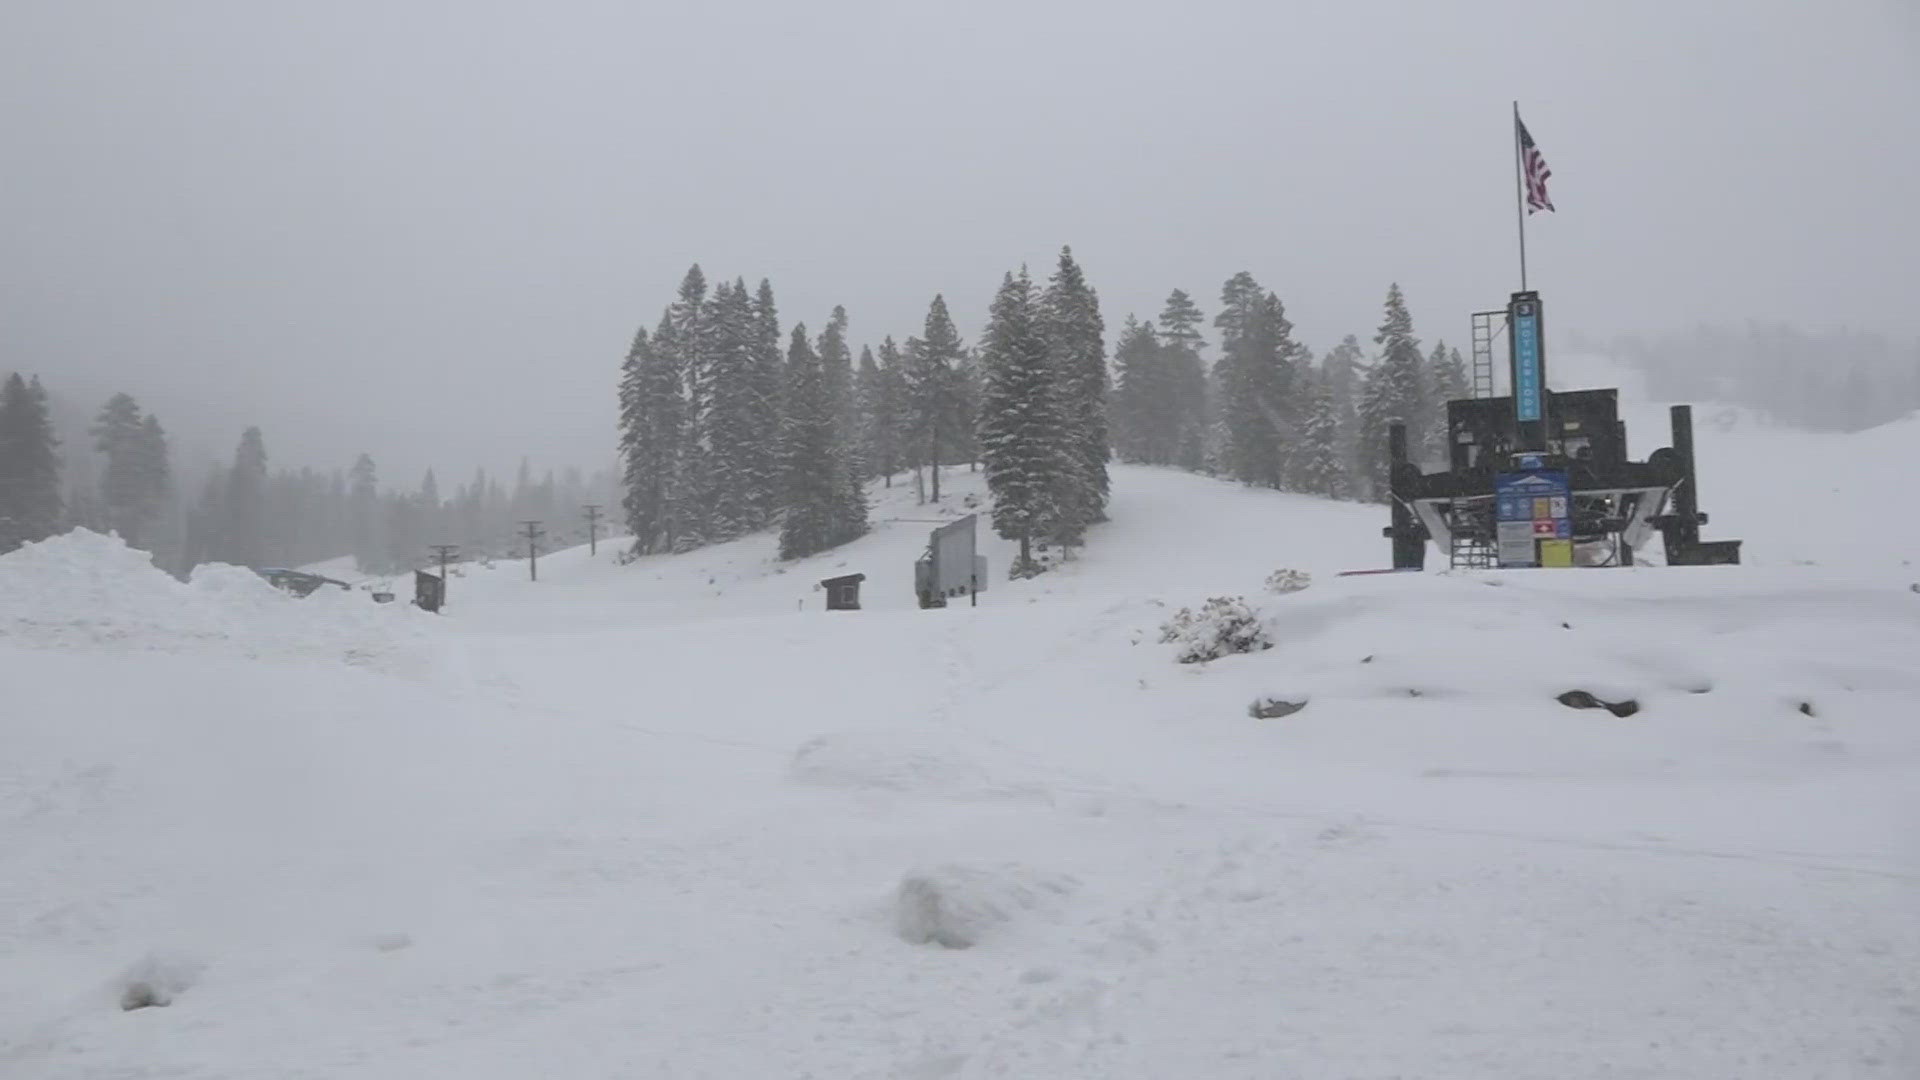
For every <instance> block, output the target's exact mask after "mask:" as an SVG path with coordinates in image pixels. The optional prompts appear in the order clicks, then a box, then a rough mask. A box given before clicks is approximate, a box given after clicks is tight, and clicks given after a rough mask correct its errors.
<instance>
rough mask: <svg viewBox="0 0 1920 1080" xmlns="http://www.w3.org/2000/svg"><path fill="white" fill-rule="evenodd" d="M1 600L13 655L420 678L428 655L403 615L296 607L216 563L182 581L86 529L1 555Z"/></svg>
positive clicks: (353, 601)
mask: <svg viewBox="0 0 1920 1080" xmlns="http://www.w3.org/2000/svg"><path fill="white" fill-rule="evenodd" d="M0 600H4V603H3V604H0V644H4V645H13V646H18V647H26V648H35V649H121V650H128V649H130V650H141V651H158V652H187V651H203V650H204V651H213V652H224V653H234V652H237V653H239V654H241V655H243V656H247V657H252V658H263V659H293V658H326V659H336V660H344V661H347V662H349V663H355V664H365V665H370V666H374V667H378V668H380V669H382V670H386V671H390V672H394V673H397V674H415V673H419V672H420V671H422V670H423V668H424V665H425V663H426V656H427V652H426V648H425V640H424V631H423V629H422V624H421V623H420V622H419V621H418V619H417V618H416V616H418V614H419V613H417V612H415V611H414V610H413V609H411V608H410V607H408V606H406V605H402V604H391V605H376V604H374V603H372V602H371V601H370V600H369V599H368V598H367V596H366V595H365V594H363V593H345V592H341V591H339V590H332V589H328V590H322V591H320V592H317V593H315V594H314V595H312V596H310V597H307V598H305V599H299V598H295V597H293V596H290V595H288V594H286V593H283V592H281V591H280V590H278V589H276V588H274V587H273V586H272V585H269V584H268V583H267V582H266V581H265V579H263V578H261V577H260V576H259V575H258V574H255V573H254V572H252V571H251V570H246V569H243V568H241V567H237V566H227V565H224V564H217V563H216V564H208V565H203V566H200V567H197V568H195V570H194V572H193V575H192V578H191V580H189V581H187V582H184V583H183V582H180V581H178V580H175V579H174V578H172V577H170V576H168V575H167V574H166V573H164V572H162V571H161V570H160V569H158V568H157V567H155V566H154V565H153V560H152V557H151V556H150V555H148V554H147V553H146V552H144V551H140V550H138V549H135V548H130V547H128V546H127V545H126V544H125V543H124V542H123V541H121V540H120V539H119V538H118V537H115V536H103V535H101V534H99V533H95V532H90V531H88V530H86V529H75V530H74V531H73V532H70V533H67V534H65V535H63V536H56V537H53V538H51V539H48V540H44V541H41V542H40V543H37V544H27V545H25V546H23V547H21V548H20V549H19V550H18V551H14V552H11V553H9V554H7V555H4V556H0Z"/></svg>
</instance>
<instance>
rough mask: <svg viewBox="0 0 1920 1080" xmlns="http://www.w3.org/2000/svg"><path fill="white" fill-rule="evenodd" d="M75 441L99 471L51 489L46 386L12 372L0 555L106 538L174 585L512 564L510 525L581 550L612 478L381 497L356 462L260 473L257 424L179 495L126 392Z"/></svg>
mask: <svg viewBox="0 0 1920 1080" xmlns="http://www.w3.org/2000/svg"><path fill="white" fill-rule="evenodd" d="M87 435H88V437H89V440H90V442H89V444H87V445H84V446H81V447H69V448H65V449H66V450H67V452H68V453H77V454H87V453H92V454H95V455H98V457H99V460H100V467H99V468H98V469H95V470H92V471H91V474H90V475H89V479H90V480H91V481H92V482H91V483H82V482H76V483H73V484H69V485H66V486H63V484H62V473H63V466H64V464H65V462H64V461H63V453H62V450H63V448H62V447H61V445H60V439H59V438H58V437H57V434H56V431H55V424H54V422H53V417H52V415H51V408H50V402H49V396H48V393H47V391H46V389H45V387H43V386H42V385H41V382H40V380H39V379H38V378H37V377H33V378H29V377H27V376H24V375H21V374H19V373H15V374H13V375H10V376H8V377H7V378H6V379H5V380H4V382H0V554H4V553H5V552H8V551H12V550H14V549H15V548H18V547H19V546H20V545H21V544H24V543H30V542H34V541H38V540H44V539H46V538H47V537H49V536H53V535H56V534H58V533H62V532H65V531H66V530H68V529H72V528H87V529H92V530H94V531H96V532H102V533H106V532H111V533H115V534H117V535H118V536H119V537H120V538H121V539H122V540H124V541H126V542H127V544H128V545H130V546H133V547H137V548H141V549H143V550H147V551H149V552H152V553H153V555H154V558H155V562H156V564H157V565H159V566H160V567H161V568H162V569H164V570H167V571H169V572H171V573H174V574H177V575H180V576H183V577H184V576H185V575H186V574H187V573H188V572H189V571H191V570H192V568H193V567H194V566H197V565H199V564H201V563H207V562H225V563H232V564H234V565H238V566H251V567H256V568H257V567H263V566H304V565H308V564H311V563H316V562H322V561H326V560H329V559H333V558H337V557H340V556H343V555H350V556H352V557H353V559H354V561H355V564H356V565H357V566H358V568H359V569H360V570H361V571H363V572H366V573H395V572H398V571H402V570H405V569H408V568H410V567H416V566H421V565H424V564H425V562H426V561H427V545H429V544H436V543H453V544H459V545H460V546H461V549H462V553H463V555H465V556H469V557H474V558H488V557H493V556H507V555H512V554H517V553H518V551H519V549H518V548H517V547H516V545H515V540H514V530H515V525H516V523H518V522H519V521H522V520H527V519H541V520H544V521H545V522H546V526H545V528H546V532H547V538H546V541H545V543H546V544H547V545H548V546H550V547H552V546H560V545H563V544H569V543H573V542H583V541H585V539H586V528H587V526H586V523H585V522H584V520H583V519H582V515H581V508H582V507H583V506H584V505H586V504H590V503H599V504H601V505H607V504H609V503H610V501H611V500H610V496H612V495H613V494H614V483H613V477H612V475H611V474H610V473H605V472H603V473H600V474H596V475H594V476H592V477H588V476H585V475H584V474H583V473H582V472H581V470H579V469H577V468H576V469H566V470H563V471H562V472H561V473H560V475H559V476H557V477H556V476H555V474H554V473H553V472H552V471H548V472H547V473H546V474H545V475H544V476H542V477H540V478H538V479H536V478H535V477H534V476H533V474H532V470H531V467H530V465H529V463H527V462H525V461H523V462H522V463H521V465H520V471H519V475H518V478H517V479H516V480H515V481H514V482H513V484H512V485H511V486H510V487H509V486H507V485H506V484H504V483H502V481H501V480H500V479H498V478H495V477H491V476H489V475H488V474H487V473H486V471H485V470H484V469H477V470H475V472H474V475H473V478H472V480H470V481H469V482H467V483H465V484H461V485H458V486H456V487H455V489H454V490H453V492H452V493H451V494H450V495H447V496H444V497H443V496H442V495H441V492H440V487H439V484H438V482H437V480H436V478H435V476H434V474H433V471H432V470H431V469H429V470H428V471H427V473H426V475H425V477H423V478H422V480H421V483H420V485H419V487H418V488H416V489H414V490H411V491H397V490H392V489H390V488H388V489H383V488H382V487H381V484H380V480H379V475H378V470H377V468H376V466H375V464H374V461H373V458H372V457H371V456H369V455H367V454H361V455H359V457H358V458H357V459H356V460H355V461H354V463H353V464H352V465H351V466H350V467H348V468H345V469H333V470H327V471H321V470H316V469H313V468H298V469H292V468H283V469H277V470H276V469H270V468H269V464H268V455H267V447H266V440H265V438H264V437H263V436H262V434H261V432H260V429H259V428H257V427H253V428H248V429H247V430H246V431H245V432H243V433H242V434H241V436H240V441H239V444H238V446H237V447H236V448H235V451H234V456H233V460H232V462H231V464H228V465H219V466H215V467H214V468H213V469H211V470H209V471H208V472H207V474H206V476H205V478H204V480H203V481H202V482H200V483H197V484H190V485H182V484H180V483H179V482H178V480H177V478H176V475H175V469H174V466H173V463H172V460H171V453H170V450H169V447H168V441H167V434H166V430H165V429H164V427H163V426H162V425H161V423H160V420H159V418H158V417H156V416H154V415H152V414H151V413H146V412H144V411H143V410H142V408H141V406H140V404H139V402H138V401H136V400H135V399H134V398H133V397H132V396H131V395H129V394H124V393H120V394H114V395H113V396H112V397H110V398H109V399H108V400H107V402H106V403H105V404H104V405H103V406H102V407H101V408H100V411H99V412H98V414H96V415H95V417H94V418H93V421H92V424H91V426H90V427H89V428H88V430H87ZM183 488H187V489H189V490H183ZM603 520H605V521H609V522H611V521H613V520H615V515H612V514H608V515H606V516H605V518H604V519H603Z"/></svg>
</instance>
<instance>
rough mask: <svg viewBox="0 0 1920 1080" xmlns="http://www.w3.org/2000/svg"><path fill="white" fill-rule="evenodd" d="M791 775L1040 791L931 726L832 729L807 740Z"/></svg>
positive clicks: (846, 783)
mask: <svg viewBox="0 0 1920 1080" xmlns="http://www.w3.org/2000/svg"><path fill="white" fill-rule="evenodd" d="M789 774H790V775H791V776H792V777H793V779H795V780H796V781H799V782H800V783H803V784H809V785H816V786H820V787H828V788H843V789H852V790H855V791H888V792H899V793H903V794H909V793H910V794H918V795H929V796H935V797H943V798H955V799H979V798H1011V797H1021V796H1044V794H1045V789H1044V788H1042V787H1040V786H1037V785H1031V784H1020V783H1011V782H1008V781H1007V780H1005V779H1003V778H1001V777H999V776H998V775H997V774H996V771H995V770H989V769H988V767H987V766H986V765H985V764H983V763H982V762H981V761H980V760H978V758H977V757H976V756H975V755H974V754H972V753H970V752H969V751H968V749H967V748H966V746H965V745H964V744H963V743H961V741H960V740H959V739H957V738H954V737H952V736H950V735H949V736H945V737H943V736H942V735H941V734H939V733H938V732H935V731H930V730H887V729H869V730H862V731H836V732H832V733H829V734H826V735H821V736H819V737H817V738H814V739H809V740H807V742H805V743H804V744H802V745H801V747H800V749H798V750H796V751H795V752H794V755H793V762H792V766H791V768H790V769H789Z"/></svg>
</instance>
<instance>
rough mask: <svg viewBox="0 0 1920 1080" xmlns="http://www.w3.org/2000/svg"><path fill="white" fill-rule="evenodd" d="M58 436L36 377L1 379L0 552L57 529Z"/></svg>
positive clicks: (61, 505)
mask: <svg viewBox="0 0 1920 1080" xmlns="http://www.w3.org/2000/svg"><path fill="white" fill-rule="evenodd" d="M58 447H59V441H58V440H57V439H56V438H55V437H54V434H53V421H52V420H51V418H50V417H49V416H48V413H47V393H46V390H45V389H43V388H42V387H41V385H40V380H39V378H37V377H36V378H34V379H33V380H32V381H30V382H29V381H28V380H26V379H23V378H21V377H20V375H19V373H18V372H15V373H14V374H12V375H9V376H8V377H7V380H6V382H5V383H4V384H0V553H4V552H8V551H12V550H13V549H15V548H17V547H19V546H20V545H21V544H26V543H32V542H34V541H38V540H45V539H46V538H47V537H49V536H52V535H53V534H54V533H56V532H58V531H59V530H60V526H61V519H62V517H63V515H64V514H65V512H66V505H65V500H64V499H62V498H61V496H60V455H59V452H58Z"/></svg>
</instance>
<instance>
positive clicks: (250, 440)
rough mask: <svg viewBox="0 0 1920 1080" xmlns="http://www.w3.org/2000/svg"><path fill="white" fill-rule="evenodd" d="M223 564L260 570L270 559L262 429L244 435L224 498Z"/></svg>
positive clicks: (264, 447)
mask: <svg viewBox="0 0 1920 1080" xmlns="http://www.w3.org/2000/svg"><path fill="white" fill-rule="evenodd" d="M221 511H222V515H223V517H224V518H225V523H224V528H222V530H221V535H220V548H219V551H220V555H219V558H220V561H221V562H225V563H231V564H233V565H234V566H248V567H253V568H255V569H258V568H259V567H260V566H262V565H263V564H265V562H266V559H267V529H268V524H267V446H266V441H265V440H264V439H262V438H261V436H260V429H259V428H257V427H250V428H248V429H247V430H246V431H244V432H242V433H241V434H240V445H239V446H238V447H236V448H235V449H234V452H233V468H231V469H229V470H227V487H226V492H225V494H224V496H223V497H222V499H221Z"/></svg>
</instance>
